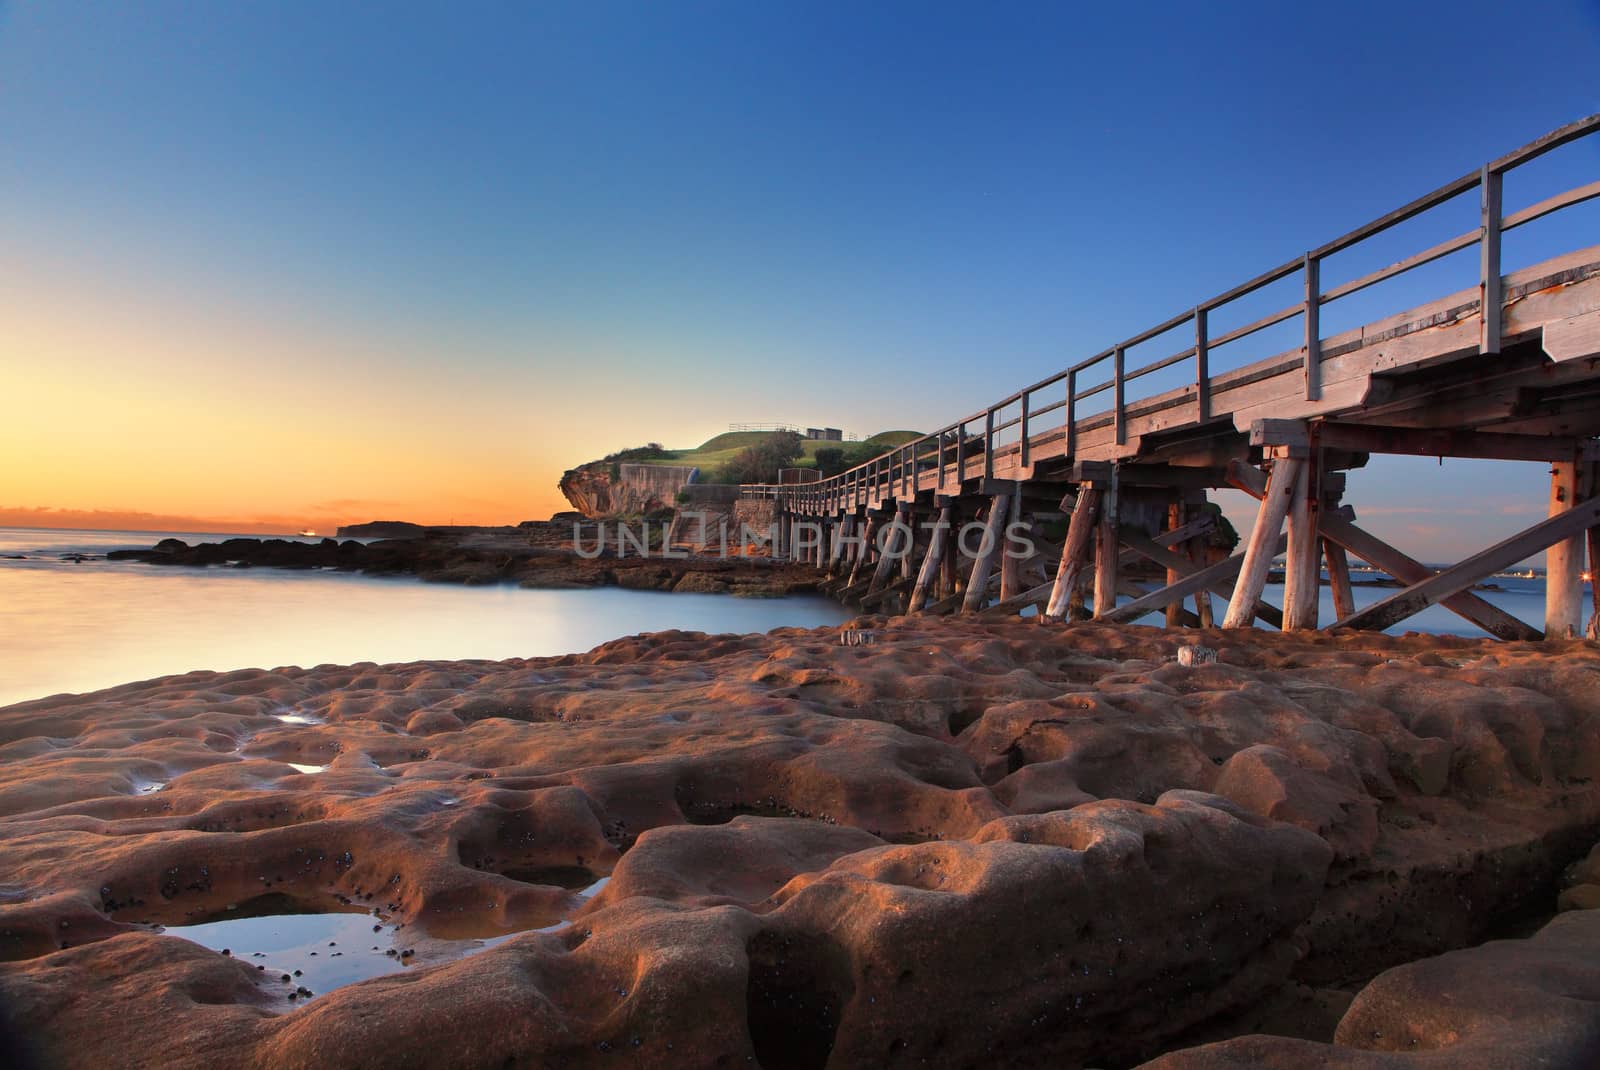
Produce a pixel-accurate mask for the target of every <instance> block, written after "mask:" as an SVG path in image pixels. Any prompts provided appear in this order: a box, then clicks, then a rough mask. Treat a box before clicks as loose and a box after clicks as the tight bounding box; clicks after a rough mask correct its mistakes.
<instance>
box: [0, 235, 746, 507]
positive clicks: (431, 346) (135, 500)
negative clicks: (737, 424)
mask: <svg viewBox="0 0 1600 1070" xmlns="http://www.w3.org/2000/svg"><path fill="white" fill-rule="evenodd" d="M8 259H9V258H7V257H6V256H4V255H0V274H5V275H7V276H8V277H11V278H17V279H27V280H29V281H28V282H27V283H24V284H23V286H21V287H19V288H18V289H17V290H13V291H12V292H11V293H10V294H9V295H8V296H7V297H0V315H3V318H4V319H5V321H6V323H7V331H6V337H5V338H4V339H0V365H4V367H5V371H6V379H7V382H8V389H7V390H6V391H5V395H4V399H3V400H0V458H3V459H4V464H3V468H0V526H25V527H92V528H106V529H133V530H150V531H162V530H169V531H170V530H186V531H239V532H245V533H269V532H293V531H298V530H300V529H301V528H312V529H314V530H316V531H317V532H319V533H324V532H326V533H331V532H332V531H333V530H334V529H335V528H337V527H338V526H339V525H341V524H350V523H361V522H364V521H369V520H410V521H413V522H417V523H423V524H446V523H457V524H515V523H518V522H519V521H522V520H528V519H544V518H546V517H548V516H550V515H551V514H552V513H553V512H556V511H558V510H561V509H565V508H568V506H567V503H566V501H565V499H564V498H563V497H562V496H561V494H560V491H559V490H558V489H557V487H556V482H557V480H558V479H559V478H560V475H561V472H562V471H563V470H565V469H566V468H569V467H572V466H574V465H576V464H580V463H582V462H584V461H587V460H592V459H594V458H595V457H599V456H602V455H604V454H605V453H607V452H610V451H612V450H615V449H619V448H622V447H624V446H628V445H635V444H638V443H634V442H632V441H631V438H630V435H631V436H632V437H637V438H639V440H640V442H643V441H645V440H647V439H656V440H659V439H662V438H668V437H669V436H670V435H671V434H673V433H675V428H677V427H683V426H684V422H683V421H682V420H681V418H679V419H674V418H672V417H670V416H668V415H667V414H668V413H669V412H670V409H669V408H668V407H666V406H664V405H663V404H662V400H663V398H662V394H661V393H660V392H652V391H648V390H647V391H641V394H644V395H645V396H646V400H639V399H638V398H632V399H618V398H616V397H615V396H612V395H609V394H608V392H607V389H608V387H610V386H612V385H613V384H611V383H608V382H605V381H604V379H605V376H606V368H607V361H606V360H605V359H604V355H603V354H597V353H594V352H584V353H583V354H582V356H581V357H579V358H576V359H569V358H566V357H564V356H553V355H551V353H549V352H540V350H542V349H543V348H544V347H543V346H540V347H538V348H536V349H534V351H533V352H531V353H528V354H526V355H524V354H521V353H512V352H507V351H506V350H508V349H509V348H510V347H505V348H504V349H500V350H499V351H496V346H495V344H494V341H493V340H488V339H484V338H481V337H470V338H451V337H435V338H427V337H422V338H418V337H415V334H414V332H413V336H412V337H406V331H405V327H406V325H405V324H395V325H392V326H391V328H390V329H389V330H387V331H384V332H382V333H381V334H377V335H375V334H374V332H373V331H371V329H370V325H369V324H367V323H360V324H356V323H344V322H339V321H337V320H334V321H332V322H327V321H319V320H318V317H317V316H316V314H315V311H314V310H313V311H307V310H304V309H283V308H281V307H272V303H271V302H270V301H263V302H261V306H260V307H252V308H247V309H240V308H237V307H235V308H229V307H227V306H226V305H225V304H223V303H219V302H209V303H208V302H200V301H198V300H196V301H195V302H193V303H192V304H189V305H181V306H180V305H179V304H176V303H175V302H174V300H173V299H172V298H171V297H170V296H169V297H168V298H167V300H162V299H161V296H162V295H160V294H159V293H157V294H156V295H155V296H154V297H151V296H148V295H141V296H135V294H134V293H133V292H132V290H131V289H130V288H129V287H127V286H126V285H124V286H122V287H120V288H119V287H117V286H115V285H108V284H107V282H106V280H104V279H101V280H96V283H95V284H93V285H82V284H81V283H82V280H80V279H77V278H62V277H57V278H55V279H54V280H50V279H49V277H48V274H47V272H44V271H41V269H40V265H39V264H37V263H33V264H30V265H29V270H28V271H27V272H24V271H22V270H21V267H22V265H21V264H20V263H18V262H16V261H15V260H12V261H11V262H10V263H8V262H7V260H8ZM59 274H61V275H66V274H69V273H68V272H64V271H63V272H60V273H59ZM70 274H73V275H76V274H77V273H76V272H71V273H70ZM51 282H53V283H54V284H53V285H52V284H51ZM75 283H76V284H78V285H74V284H75ZM86 293H87V294H92V295H93V296H92V299H89V298H86V297H85V296H83V295H84V294H86ZM69 294H70V295H72V296H68V295H69ZM557 344H558V345H559V343H557ZM530 348H533V347H531V346H530ZM563 348H565V347H563ZM577 349H579V350H581V349H582V347H581V346H579V347H577ZM468 354H470V356H471V359H470V360H469V359H465V357H466V355H468ZM452 357H454V358H455V359H451V358H452ZM596 380H600V381H596ZM646 385H647V386H649V385H650V384H648V383H647V384H646ZM584 398H598V399H600V403H601V404H603V405H604V406H605V409H606V413H605V415H606V420H605V421H604V422H602V421H601V420H599V419H596V418H595V414H594V413H593V412H590V411H586V407H585V405H584V404H583V403H581V400H580V403H576V404H575V403H573V399H584ZM631 427H637V428H640V429H641V430H640V431H639V432H638V433H637V435H633V433H632V432H630V431H627V430H626V428H631ZM618 428H623V429H624V430H618ZM700 430H701V429H699V428H691V429H686V430H677V431H676V433H679V434H685V435H688V436H690V437H692V439H693V441H694V442H698V441H700V440H701V439H702V438H704V437H707V436H706V434H700ZM712 433H714V429H713V432H712ZM695 435H698V437H693V436H695ZM625 439H627V441H625Z"/></svg>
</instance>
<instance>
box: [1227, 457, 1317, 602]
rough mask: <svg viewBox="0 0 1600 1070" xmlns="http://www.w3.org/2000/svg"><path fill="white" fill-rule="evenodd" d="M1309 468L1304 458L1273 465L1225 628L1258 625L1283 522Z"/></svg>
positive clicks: (1285, 460)
mask: <svg viewBox="0 0 1600 1070" xmlns="http://www.w3.org/2000/svg"><path fill="white" fill-rule="evenodd" d="M1305 464H1306V462H1305V459H1304V458H1302V457H1278V458H1275V459H1274V460H1273V462H1272V474H1271V476H1270V477H1269V478H1268V480H1267V491H1266V496H1265V497H1263V498H1262V499H1261V508H1260V509H1259V510H1257V512H1256V523H1255V527H1254V528H1252V529H1251V530H1250V543H1249V545H1248V546H1247V547H1246V549H1245V554H1244V563H1243V565H1242V566H1241V567H1240V569H1239V581H1238V582H1237V583H1235V584H1234V585H1233V598H1232V599H1231V600H1230V601H1229V602H1228V614H1227V616H1225V617H1223V619H1222V626H1223V627H1224V628H1248V627H1250V626H1251V625H1252V624H1254V623H1255V619H1256V602H1257V601H1258V600H1259V599H1260V598H1261V592H1262V590H1264V589H1265V588H1266V585H1267V572H1268V570H1269V569H1270V568H1271V567H1272V559H1273V558H1274V557H1276V556H1277V555H1278V553H1279V550H1278V536H1279V535H1280V534H1281V533H1282V532H1283V521H1284V518H1285V517H1287V516H1288V515H1289V507H1290V505H1292V504H1293V502H1294V491H1295V487H1296V486H1297V484H1298V483H1299V481H1300V477H1301V472H1302V470H1303V469H1304V468H1305Z"/></svg>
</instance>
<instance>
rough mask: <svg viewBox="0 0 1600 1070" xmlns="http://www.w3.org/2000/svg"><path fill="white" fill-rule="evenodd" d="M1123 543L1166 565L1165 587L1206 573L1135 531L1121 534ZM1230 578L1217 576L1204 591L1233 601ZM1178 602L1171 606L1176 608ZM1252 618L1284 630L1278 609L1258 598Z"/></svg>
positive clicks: (1181, 599) (1181, 598)
mask: <svg viewBox="0 0 1600 1070" xmlns="http://www.w3.org/2000/svg"><path fill="white" fill-rule="evenodd" d="M1122 543H1123V545H1124V546H1127V547H1128V548H1129V549H1131V550H1133V551H1135V552H1136V553H1138V554H1139V555H1140V556H1141V557H1147V558H1149V559H1150V560H1151V561H1154V562H1155V563H1156V564H1158V565H1164V566H1166V569H1167V576H1168V579H1167V586H1168V587H1171V586H1173V585H1174V584H1176V583H1177V582H1178V581H1179V580H1183V579H1187V578H1188V577H1190V576H1193V575H1194V574H1195V573H1197V572H1202V571H1204V570H1205V569H1204V568H1203V567H1202V566H1200V565H1197V564H1195V563H1194V562H1193V561H1191V560H1189V559H1188V558H1187V557H1184V556H1183V555H1182V554H1179V553H1176V552H1175V551H1172V550H1169V549H1167V548H1166V547H1164V546H1161V545H1158V544H1157V543H1156V541H1155V540H1154V539H1149V538H1146V537H1145V536H1143V535H1140V534H1138V533H1136V532H1129V531H1124V532H1123V533H1122ZM1207 567H1209V566H1207ZM1175 574H1176V575H1175ZM1231 575H1232V573H1231V572H1229V573H1223V574H1221V575H1219V576H1218V577H1217V579H1216V581H1215V582H1214V583H1212V584H1210V585H1209V586H1208V587H1206V588H1204V589H1203V591H1215V592H1216V593H1217V594H1220V595H1221V596H1222V597H1223V598H1232V597H1233V583H1232V581H1231V580H1230V579H1229V577H1230V576H1231ZM1163 589H1164V588H1163ZM1195 593H1197V594H1198V593H1203V592H1202V591H1197V592H1195ZM1185 597H1188V596H1187V595H1184V596H1182V597H1180V598H1179V599H1178V600H1177V602H1181V601H1183V598H1185ZM1177 602H1174V603H1172V604H1174V605H1175V604H1177ZM1255 615H1256V616H1257V617H1258V618H1260V619H1261V620H1264V621H1266V622H1267V623H1268V624H1270V625H1272V626H1273V627H1274V628H1282V627H1283V614H1282V613H1281V612H1279V610H1278V608H1277V607H1276V606H1273V605H1272V604H1271V603H1268V602H1263V601H1261V600H1259V599H1258V600H1257V601H1256V612H1255ZM1207 627H1210V625H1207Z"/></svg>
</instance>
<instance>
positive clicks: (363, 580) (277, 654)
mask: <svg viewBox="0 0 1600 1070" xmlns="http://www.w3.org/2000/svg"><path fill="white" fill-rule="evenodd" d="M180 537H181V536H180ZM219 537H220V536H190V538H193V539H195V540H200V539H202V538H210V539H213V540H215V539H216V538H219ZM157 538H159V536H154V535H150V534H145V533H121V534H120V535H119V534H118V533H83V532H57V533H48V532H36V531H19V529H0V555H8V554H12V553H22V554H24V555H25V556H26V558H27V559H26V560H21V561H18V560H13V559H11V558H9V557H3V556H0V705H5V704H7V703H11V702H20V701H23V700H25V699H31V698H40V697H43V696H45V695H50V694H54V693H57V692H62V691H78V692H81V691H92V690H95V689H97V688H102V687H114V686H116V685H117V684H123V683H128V682H131V681H134V680H147V679H150V678H151V677H156V676H166V675H170V674H173V673H182V672H190V671H193V670H196V669H209V670H216V671H226V670H230V669H242V668H252V667H254V668H273V667H276V666H280V665H300V666H311V665H324V664H350V663H353V662H360V661H375V662H378V663H380V664H382V663H387V662H399V661H417V660H423V659H430V658H439V659H461V658H485V659H493V660H498V659H502V658H512V657H542V656H547V655H556V654H568V653H576V652H579V651H584V650H588V649H590V648H592V647H594V646H597V645H598V644H600V643H603V642H606V641H607V640H610V639H615V638H617V637H618V636H623V635H632V634H635V633H638V632H647V631H660V630H664V629H669V628H682V629H685V630H690V631H705V632H754V631H766V630H769V629H771V628H776V627H782V626H791V625H792V626H797V627H805V628H811V627H817V626H820V625H825V624H837V623H840V622H842V621H844V620H846V619H848V618H849V616H850V615H851V614H850V612H849V611H848V610H845V609H844V608H843V607H841V606H839V605H837V604H835V603H833V602H830V601H828V600H827V599H824V598H820V597H796V598H779V599H745V598H733V597H730V596H727V595H701V594H664V593H661V592H656V591H626V590H621V589H619V588H614V587H613V588H600V589H597V590H577V591H535V590H522V589H520V588H516V587H471V588H468V587H456V586H451V585H447V584H432V583H422V582H420V581H417V580H414V579H408V578H406V579H372V578H369V577H366V576H360V575H352V574H349V573H335V572H299V571H290V570H272V569H248V570H235V569H177V568H171V567H163V566H158V565H143V564H138V563H132V562H115V561H112V562H108V561H105V560H91V561H86V562H83V563H75V562H71V561H67V560H63V559H62V558H60V557H59V556H58V555H59V554H60V553H68V552H75V551H81V550H85V549H92V551H93V552H95V553H99V554H104V553H105V552H106V551H107V550H112V549H117V548H120V547H129V546H149V545H151V544H152V543H153V542H154V541H155V540H156V539H157ZM298 716H301V715H297V714H294V713H293V712H289V711H286V713H285V714H284V715H283V716H281V718H280V719H281V720H284V721H287V722H290V723H298V722H296V720H295V718H296V717H298Z"/></svg>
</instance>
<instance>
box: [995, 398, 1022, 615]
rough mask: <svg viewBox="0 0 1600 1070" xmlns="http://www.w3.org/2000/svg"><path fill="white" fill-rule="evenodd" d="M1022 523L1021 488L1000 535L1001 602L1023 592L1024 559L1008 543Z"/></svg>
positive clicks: (1015, 496) (1012, 502)
mask: <svg viewBox="0 0 1600 1070" xmlns="http://www.w3.org/2000/svg"><path fill="white" fill-rule="evenodd" d="M1024 400H1026V395H1024ZM1021 522H1022V494H1021V487H1020V486H1019V487H1018V493H1016V494H1013V495H1011V509H1010V511H1009V512H1008V513H1007V515H1006V527H1005V531H1003V532H1001V534H1000V542H1001V545H1000V601H1002V602H1004V601H1005V600H1006V599H1007V598H1010V597H1011V596H1013V595H1015V594H1019V593H1021V591H1022V558H1021V557H1020V556H1018V555H1017V554H1015V553H1013V552H1012V548H1011V546H1010V545H1009V543H1008V541H1007V540H1008V535H1007V533H1008V532H1010V531H1011V527H1012V525H1013V524H1020V523H1021Z"/></svg>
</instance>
